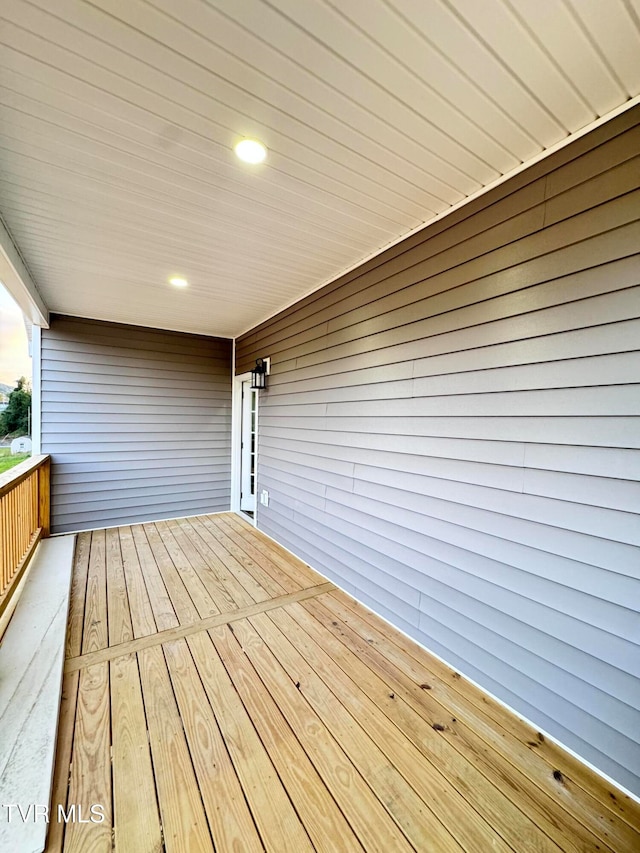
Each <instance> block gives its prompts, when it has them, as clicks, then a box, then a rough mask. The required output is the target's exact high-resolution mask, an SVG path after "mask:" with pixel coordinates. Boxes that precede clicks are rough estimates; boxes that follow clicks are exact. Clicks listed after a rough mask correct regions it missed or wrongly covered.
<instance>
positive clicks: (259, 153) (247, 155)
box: [233, 139, 267, 163]
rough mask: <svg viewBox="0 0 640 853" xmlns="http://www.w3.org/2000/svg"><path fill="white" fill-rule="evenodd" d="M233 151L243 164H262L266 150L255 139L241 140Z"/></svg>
mask: <svg viewBox="0 0 640 853" xmlns="http://www.w3.org/2000/svg"><path fill="white" fill-rule="evenodd" d="M233 150H234V151H235V152H236V155H237V156H238V157H239V158H240V159H241V160H244V162H245V163H262V161H263V160H264V158H265V157H266V156H267V149H266V148H265V147H264V145H263V144H262V142H258V140H257V139H241V140H240V142H238V143H237V145H236V146H235V147H234V149H233Z"/></svg>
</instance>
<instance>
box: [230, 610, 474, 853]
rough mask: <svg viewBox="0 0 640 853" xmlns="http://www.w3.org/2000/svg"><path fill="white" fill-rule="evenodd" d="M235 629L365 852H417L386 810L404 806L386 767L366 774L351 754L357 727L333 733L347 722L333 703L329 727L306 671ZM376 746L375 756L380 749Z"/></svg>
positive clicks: (241, 626) (248, 628)
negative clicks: (290, 668)
mask: <svg viewBox="0 0 640 853" xmlns="http://www.w3.org/2000/svg"><path fill="white" fill-rule="evenodd" d="M233 630H234V634H236V636H237V637H238V640H239V642H240V644H241V646H242V648H243V650H244V652H245V654H246V655H247V657H248V658H249V660H250V661H251V663H252V665H253V667H254V668H255V669H256V671H257V672H258V674H259V675H260V678H261V679H262V681H263V682H264V684H265V686H266V687H267V689H268V690H269V692H270V693H271V695H272V696H274V697H277V701H278V704H279V705H280V707H281V708H282V709H283V711H284V713H285V716H286V718H287V721H288V723H289V725H290V726H291V727H292V728H293V730H294V731H295V733H296V736H297V737H298V739H299V740H300V742H301V743H302V745H303V746H304V749H305V751H306V752H307V754H308V755H309V757H310V758H311V760H312V761H313V763H314V764H315V766H316V767H317V768H318V769H319V770H320V772H321V774H322V776H323V778H324V779H325V781H326V784H327V785H328V786H329V787H330V790H331V792H332V794H333V796H334V798H335V799H336V801H337V802H339V803H340V804H341V805H342V806H343V808H344V810H345V814H347V815H348V816H349V821H350V823H351V825H352V827H353V829H354V831H355V832H356V834H357V836H358V838H359V839H360V841H361V842H362V844H363V846H364V848H365V849H366V850H368V851H375V852H376V853H377V851H380V853H382V851H388V850H394V851H396V850H398V851H405V850H406V851H408V850H413V849H414V847H413V845H412V844H411V843H410V842H409V840H408V838H407V837H406V835H405V833H404V831H403V829H402V827H401V826H400V825H399V824H398V823H397V821H396V820H395V818H394V816H393V815H392V814H391V813H390V812H389V811H388V810H387V806H390V807H391V808H393V805H394V804H395V803H396V802H399V797H401V795H402V794H400V795H399V794H398V792H397V791H395V790H391V787H392V786H389V785H388V784H387V782H386V780H387V777H388V767H387V764H386V762H380V763H379V764H377V765H376V766H375V768H373V770H372V772H371V773H370V774H369V773H367V768H365V769H364V772H362V768H359V767H358V766H357V762H354V761H353V760H352V759H351V756H350V754H349V753H350V744H349V742H350V741H351V735H352V727H351V726H350V725H349V723H348V722H347V725H346V726H344V725H343V726H342V727H341V732H338V733H335V732H334V729H335V727H336V726H337V725H338V724H339V723H340V722H341V721H342V720H343V714H341V713H340V709H339V708H337V706H334V705H333V704H331V703H330V704H329V707H328V708H327V709H326V711H327V713H328V714H329V715H332V716H333V715H335V716H333V724H334V725H332V724H329V725H326V724H325V722H324V720H323V712H322V709H319V708H316V707H315V706H314V704H313V703H312V702H309V701H308V700H307V699H306V698H305V695H304V693H303V691H302V679H303V678H305V674H306V667H305V666H304V665H301V666H299V667H298V668H297V669H296V671H295V674H294V677H293V679H292V677H291V676H290V675H289V674H288V673H287V672H286V671H285V669H283V667H282V666H281V664H280V662H279V660H278V658H277V657H276V656H275V655H274V654H273V652H272V651H271V649H270V647H269V646H268V645H267V644H265V642H264V641H263V639H262V637H261V636H260V635H259V634H258V632H257V630H256V629H255V628H254V627H253V626H252V624H251V623H250V622H248V621H247V622H244V621H242V622H238V623H235V624H234V626H233ZM298 685H300V686H298ZM371 746H372V751H373V752H374V753H375V752H376V749H375V745H374V744H371ZM369 776H370V778H371V779H372V780H373V784H370V782H369V778H367V777H369ZM376 777H377V778H376ZM381 789H382V791H383V793H382V795H380V794H381ZM402 793H404V791H403V792H402ZM425 811H426V810H425ZM422 812H423V809H422V807H421V808H420V810H419V812H418V819H419V820H420V819H422V817H423V814H422ZM437 834H438V835H440V833H437ZM451 840H452V841H453V839H451ZM420 849H422V850H425V851H435V850H440V851H443V853H444V851H448V850H450V849H455V850H456V851H460V849H461V848H460V847H459V846H458V845H455V844H454V845H453V847H438V846H436V845H433V844H431V845H430V844H429V842H428V839H426V840H425V846H423V847H422V848H420Z"/></svg>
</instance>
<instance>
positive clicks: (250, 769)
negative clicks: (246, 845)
mask: <svg viewBox="0 0 640 853" xmlns="http://www.w3.org/2000/svg"><path fill="white" fill-rule="evenodd" d="M228 630H229V629H228V628H226V627H222V628H216V629H213V630H212V632H211V633H212V636H213V637H214V638H215V637H217V636H218V635H219V634H220V633H222V632H224V631H228ZM187 642H188V644H189V648H190V650H191V654H192V655H193V659H194V661H195V663H196V666H197V667H198V672H199V673H200V678H201V679H202V683H203V685H204V688H205V690H206V692H207V695H208V697H209V702H210V703H211V707H212V708H213V709H214V712H215V714H216V718H217V720H218V725H219V727H220V730H221V732H222V735H223V737H224V740H225V743H226V744H227V749H228V750H229V754H230V756H231V760H232V761H233V764H234V767H235V769H236V773H237V774H238V778H239V779H240V782H241V784H242V788H243V790H244V794H245V797H246V798H247V802H248V804H249V808H250V809H251V812H252V814H253V816H254V820H255V822H256V825H257V827H258V830H259V832H260V836H261V838H262V842H263V844H264V846H265V848H266V849H267V851H270V853H271V851H273V853H280V851H282V850H295V851H300V853H302V851H311V850H312V849H313V847H312V846H311V842H310V841H309V837H308V835H307V833H306V832H305V830H304V827H303V826H302V824H301V822H300V819H299V817H298V815H297V814H296V812H295V810H294V808H293V806H292V804H291V801H290V800H289V798H288V796H287V793H286V791H285V789H284V787H283V785H282V782H281V781H280V778H279V776H278V774H277V772H276V770H275V768H274V766H273V764H272V762H271V759H270V758H269V756H268V754H267V752H266V750H265V748H264V746H263V745H262V742H261V741H260V738H259V737H258V735H257V733H256V730H255V728H254V726H253V723H252V721H251V718H250V717H249V715H248V714H247V711H246V709H245V707H244V705H243V704H242V702H241V701H240V698H239V696H238V693H237V692H236V689H235V687H234V686H233V683H232V681H231V679H230V678H229V676H228V674H227V671H226V670H225V668H224V666H223V664H222V661H221V660H220V658H219V657H218V654H217V653H216V650H215V648H214V646H213V644H212V639H211V637H210V636H208V635H207V634H204V633H199V634H194V635H193V636H191V637H189V638H188V640H187Z"/></svg>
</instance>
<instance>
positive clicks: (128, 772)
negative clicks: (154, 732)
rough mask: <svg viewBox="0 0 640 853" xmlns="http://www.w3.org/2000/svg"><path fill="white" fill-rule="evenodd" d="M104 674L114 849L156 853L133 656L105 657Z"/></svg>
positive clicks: (156, 824) (157, 836)
mask: <svg viewBox="0 0 640 853" xmlns="http://www.w3.org/2000/svg"><path fill="white" fill-rule="evenodd" d="M110 676H111V728H112V740H113V825H114V830H115V836H114V840H115V847H116V850H121V851H125V850H135V851H136V853H159V851H161V850H162V834H161V831H160V817H159V814H158V804H157V802H156V790H155V781H154V777H153V769H152V766H151V755H150V753H149V740H148V737H147V722H146V719H145V712H144V705H143V702H142V691H141V688H140V673H139V671H138V661H137V659H136V656H135V655H124V656H122V657H119V658H116V659H115V660H113V661H111V664H110Z"/></svg>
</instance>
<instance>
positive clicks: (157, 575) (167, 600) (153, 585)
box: [131, 524, 180, 631]
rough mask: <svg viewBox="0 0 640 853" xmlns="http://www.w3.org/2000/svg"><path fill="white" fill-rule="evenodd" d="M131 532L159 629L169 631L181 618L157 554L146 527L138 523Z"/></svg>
mask: <svg viewBox="0 0 640 853" xmlns="http://www.w3.org/2000/svg"><path fill="white" fill-rule="evenodd" d="M131 533H132V536H133V541H134V544H135V547H136V553H137V555H138V560H139V561H140V569H141V571H142V575H143V577H144V581H145V586H146V589H147V594H148V595H149V603H150V605H151V609H152V612H153V617H154V619H155V622H156V625H157V626H158V630H159V631H167V630H168V629H169V628H175V627H176V625H179V624H180V620H179V619H178V616H177V613H176V610H175V609H174V605H173V601H172V598H171V596H170V595H169V592H168V591H167V587H166V586H165V583H164V580H163V578H162V574H161V572H160V568H159V566H158V563H157V562H156V558H155V555H154V553H153V551H152V550H151V546H150V544H149V540H148V539H147V535H146V533H145V530H144V527H143V526H142V525H141V524H136V525H134V526H132V527H131Z"/></svg>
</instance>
